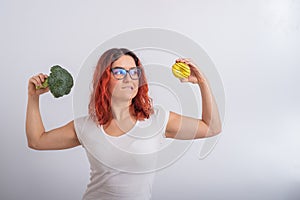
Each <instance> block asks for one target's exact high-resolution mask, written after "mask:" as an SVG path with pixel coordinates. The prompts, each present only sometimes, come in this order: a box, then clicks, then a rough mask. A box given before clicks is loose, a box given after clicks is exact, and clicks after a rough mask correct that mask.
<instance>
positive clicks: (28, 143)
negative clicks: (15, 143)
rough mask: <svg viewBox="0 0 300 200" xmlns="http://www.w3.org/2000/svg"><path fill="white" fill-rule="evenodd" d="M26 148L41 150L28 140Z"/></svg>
mask: <svg viewBox="0 0 300 200" xmlns="http://www.w3.org/2000/svg"><path fill="white" fill-rule="evenodd" d="M27 146H28V147H29V148H30V149H34V150H42V149H41V148H40V147H39V145H38V143H37V142H36V141H31V140H28V141H27Z"/></svg>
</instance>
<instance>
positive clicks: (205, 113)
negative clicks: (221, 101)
mask: <svg viewBox="0 0 300 200" xmlns="http://www.w3.org/2000/svg"><path fill="white" fill-rule="evenodd" d="M198 85H199V87H200V91H201V96H202V120H203V121H204V122H205V123H206V124H207V125H208V126H209V131H210V132H213V133H219V132H220V131H221V126H222V125H221V120H220V115H219V110H218V106H217V104H216V101H215V98H214V96H213V94H212V92H211V90H210V87H209V84H208V82H207V80H206V79H203V78H202V79H201V81H199V83H198Z"/></svg>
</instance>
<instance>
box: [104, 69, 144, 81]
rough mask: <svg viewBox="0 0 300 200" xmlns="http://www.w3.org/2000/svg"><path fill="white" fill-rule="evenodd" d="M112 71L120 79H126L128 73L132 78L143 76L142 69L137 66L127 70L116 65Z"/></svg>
mask: <svg viewBox="0 0 300 200" xmlns="http://www.w3.org/2000/svg"><path fill="white" fill-rule="evenodd" d="M110 71H111V72H112V74H113V76H114V77H115V78H116V79H118V80H122V79H124V78H125V77H126V75H127V73H128V74H129V76H130V78H131V79H132V80H137V79H139V78H140V76H141V69H139V68H137V67H135V68H131V69H129V70H126V69H124V68H122V67H114V68H111V69H110Z"/></svg>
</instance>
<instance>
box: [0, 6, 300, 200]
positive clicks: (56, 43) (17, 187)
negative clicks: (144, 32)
mask: <svg viewBox="0 0 300 200" xmlns="http://www.w3.org/2000/svg"><path fill="white" fill-rule="evenodd" d="M299 10H300V1H296V0H273V1H271V0H244V1H239V0H224V1H223V0H210V1H208V0H207V1H204V0H194V1H191V0H185V1H183V0H152V1H138V0H128V1H100V0H86V1H83V0H82V1H79V0H72V1H71V0H70V1H67V0H51V1H50V0H48V1H38V0H36V1H34V0H27V1H21V0H19V1H16V0H1V1H0V25H1V33H0V36H1V37H0V44H1V45H0V53H1V54H0V55H1V59H0V63H1V73H0V81H1V84H0V88H1V90H0V91H1V104H0V106H1V110H0V111H1V116H0V117H1V120H0V121H1V145H0V158H1V164H0V199H1V200H2V199H3V200H19V199H26V200H27V199H31V200H32V199H37V200H40V199H43V200H53V199H55V200H60V199H61V200H66V199H70V200H76V199H81V196H82V194H83V193H84V191H85V188H86V184H87V183H88V179H89V164H88V160H87V158H86V155H85V152H84V150H83V148H81V147H76V148H74V149H69V150H62V151H35V150H31V149H29V148H28V147H27V141H26V136H25V112H26V102H27V83H28V79H29V77H31V76H32V75H34V74H36V73H38V72H43V73H48V72H49V66H51V65H53V64H57V63H60V64H62V65H63V66H67V67H68V69H69V71H70V72H71V73H72V74H74V75H75V77H76V74H78V72H79V70H80V66H81V64H82V62H83V61H84V59H85V58H86V57H87V56H88V55H89V53H90V52H91V51H92V50H93V49H94V48H95V47H96V46H97V45H98V44H100V43H102V42H104V41H105V40H107V39H109V38H111V37H112V36H114V35H117V34H119V33H122V32H124V31H129V30H132V29H137V28H144V27H158V28H164V29H169V30H174V31H177V32H180V33H181V34H184V35H186V36H188V37H189V38H191V39H192V40H194V41H195V42H197V43H198V44H199V45H200V46H201V47H202V48H204V49H205V51H206V53H207V54H208V55H209V56H210V57H211V59H212V60H213V61H214V63H215V65H216V69H217V70H218V72H219V74H220V76H221V78H222V81H223V86H224V89H225V95H226V113H225V121H224V127H223V132H222V135H221V136H220V139H219V141H218V143H217V145H216V146H215V148H214V150H213V151H212V153H211V154H210V155H209V156H208V157H206V158H205V159H203V160H200V159H198V157H197V154H198V152H199V151H198V150H199V149H198V148H199V146H198V145H197V143H198V142H197V141H196V142H195V143H194V144H193V145H192V147H191V148H190V149H189V150H188V151H187V152H186V154H185V155H184V156H183V157H182V158H181V159H179V160H178V161H177V162H176V163H174V164H173V165H172V166H170V167H168V168H166V169H164V170H161V171H159V172H158V173H157V176H156V179H155V182H154V186H153V199H154V200H160V199H191V200H197V199H203V200H219V199H233V200H235V199H236V200H237V199H244V200H254V199H264V200H296V199H300V190H299V189H300V136H299V133H300V132H299V131H300V128H299V126H298V123H299V121H300V114H299V113H300V105H299V102H300V94H299V88H298V87H299V85H300V79H299V73H300V68H299V64H300V56H299V52H300V38H299V35H300V33H299V29H300V12H299ZM40 106H41V112H42V117H43V120H44V122H45V128H46V129H47V130H48V129H51V128H55V127H57V126H60V125H63V124H65V123H67V122H68V121H69V120H71V119H72V118H73V110H72V93H71V95H69V96H66V97H64V98H61V99H53V97H52V96H51V95H50V94H46V95H43V96H42V97H41V103H40Z"/></svg>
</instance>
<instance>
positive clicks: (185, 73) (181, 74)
mask: <svg viewBox="0 0 300 200" xmlns="http://www.w3.org/2000/svg"><path fill="white" fill-rule="evenodd" d="M172 72H173V74H174V76H175V77H176V78H188V77H189V76H190V75H191V70H190V67H189V66H188V65H187V64H185V63H182V62H178V63H175V64H174V65H173V66H172Z"/></svg>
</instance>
